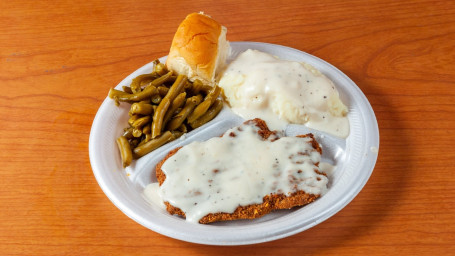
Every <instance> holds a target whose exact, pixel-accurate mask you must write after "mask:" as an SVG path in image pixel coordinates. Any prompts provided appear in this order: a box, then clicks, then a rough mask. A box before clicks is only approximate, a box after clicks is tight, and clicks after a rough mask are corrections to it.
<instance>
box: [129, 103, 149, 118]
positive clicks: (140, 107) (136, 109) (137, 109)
mask: <svg viewBox="0 0 455 256" xmlns="http://www.w3.org/2000/svg"><path fill="white" fill-rule="evenodd" d="M130 113H131V114H133V115H135V114H141V115H150V114H152V113H153V105H151V104H147V103H142V102H137V103H133V105H131V109H130Z"/></svg>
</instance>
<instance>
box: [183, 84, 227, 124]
mask: <svg viewBox="0 0 455 256" xmlns="http://www.w3.org/2000/svg"><path fill="white" fill-rule="evenodd" d="M220 92H221V87H219V86H215V87H213V88H212V90H211V91H210V92H209V94H207V96H205V99H204V101H203V102H202V103H201V104H199V106H197V107H196V108H195V109H194V111H193V113H191V115H190V116H189V117H188V122H189V123H192V122H194V121H195V120H196V119H198V118H199V117H201V116H202V115H203V114H204V113H205V112H207V110H208V109H209V107H210V106H211V105H212V104H213V103H214V102H215V100H216V99H217V98H218V95H220Z"/></svg>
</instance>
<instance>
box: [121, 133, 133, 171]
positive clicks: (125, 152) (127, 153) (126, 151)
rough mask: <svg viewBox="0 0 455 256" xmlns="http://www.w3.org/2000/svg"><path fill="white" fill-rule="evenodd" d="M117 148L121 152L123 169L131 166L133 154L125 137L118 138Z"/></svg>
mask: <svg viewBox="0 0 455 256" xmlns="http://www.w3.org/2000/svg"><path fill="white" fill-rule="evenodd" d="M117 146H118V148H119V150H120V157H121V158H122V165H123V168H125V167H127V166H129V165H130V164H131V161H132V160H133V153H132V151H131V147H130V144H129V142H128V140H127V139H126V138H125V137H124V136H120V137H118V138H117Z"/></svg>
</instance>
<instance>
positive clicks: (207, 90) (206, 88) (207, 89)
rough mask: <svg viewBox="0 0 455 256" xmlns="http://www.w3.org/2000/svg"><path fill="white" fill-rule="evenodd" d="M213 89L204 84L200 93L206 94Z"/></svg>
mask: <svg viewBox="0 0 455 256" xmlns="http://www.w3.org/2000/svg"><path fill="white" fill-rule="evenodd" d="M212 89H213V86H210V85H208V84H204V85H203V86H202V88H201V91H203V92H204V93H206V94H208V93H209V92H210V91H211V90H212Z"/></svg>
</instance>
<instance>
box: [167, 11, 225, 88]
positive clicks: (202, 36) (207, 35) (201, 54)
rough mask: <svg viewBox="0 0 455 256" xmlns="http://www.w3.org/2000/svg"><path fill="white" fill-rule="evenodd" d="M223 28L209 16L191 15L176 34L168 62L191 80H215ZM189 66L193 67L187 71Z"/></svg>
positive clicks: (171, 67) (168, 64)
mask: <svg viewBox="0 0 455 256" xmlns="http://www.w3.org/2000/svg"><path fill="white" fill-rule="evenodd" d="M221 31H222V26H221V25H220V24H219V23H218V22H216V21H215V20H213V19H212V18H210V17H209V16H207V15H204V14H201V13H192V14H189V15H188V16H187V17H186V18H185V19H184V20H183V21H182V23H181V24H180V26H179V27H178V29H177V32H176V33H175V35H174V39H173V41H172V45H171V49H170V52H169V56H168V60H167V62H166V65H167V66H168V68H169V69H171V70H174V71H176V72H177V73H182V72H184V73H189V74H190V75H189V77H190V79H191V77H193V76H194V77H198V78H203V79H204V80H207V81H211V80H213V78H214V75H215V74H214V73H215V69H216V65H217V63H216V62H217V61H216V60H217V56H218V44H219V38H220V34H221ZM181 58H183V60H184V62H186V65H188V67H184V66H185V63H182V60H181ZM182 66H183V67H182ZM188 68H190V69H191V70H185V69H188ZM192 73H193V75H192ZM187 75H188V74H187Z"/></svg>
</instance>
